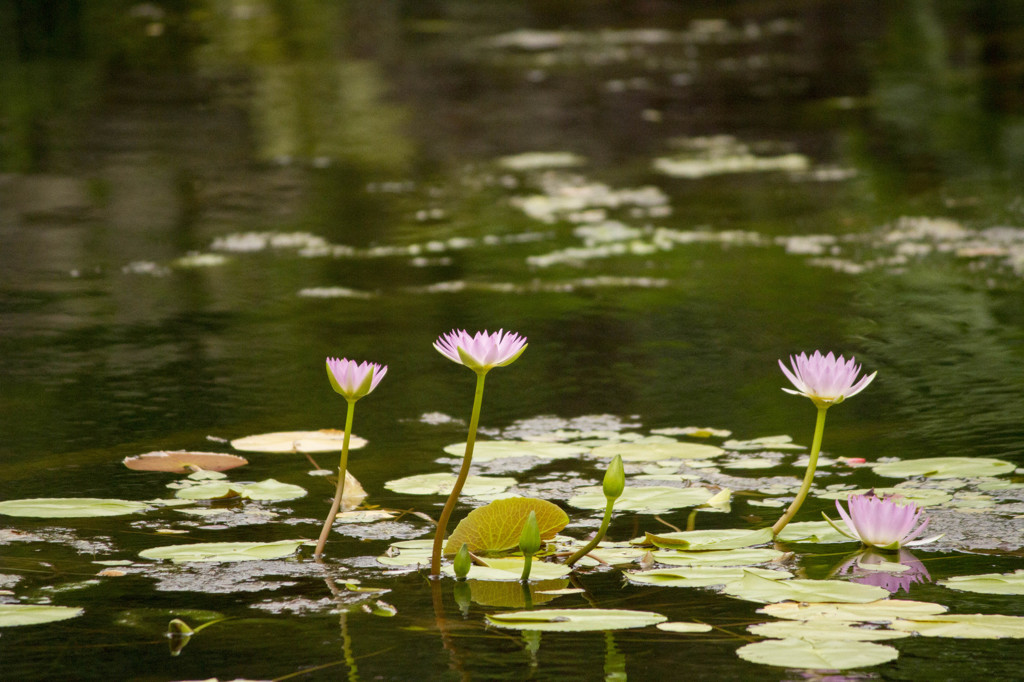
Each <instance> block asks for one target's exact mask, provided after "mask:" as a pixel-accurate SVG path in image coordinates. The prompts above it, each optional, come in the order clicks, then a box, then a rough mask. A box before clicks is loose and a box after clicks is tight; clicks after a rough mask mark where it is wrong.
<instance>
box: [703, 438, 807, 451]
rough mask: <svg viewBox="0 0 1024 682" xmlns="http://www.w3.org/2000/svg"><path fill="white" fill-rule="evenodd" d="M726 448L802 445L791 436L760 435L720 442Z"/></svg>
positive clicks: (793, 447)
mask: <svg viewBox="0 0 1024 682" xmlns="http://www.w3.org/2000/svg"><path fill="white" fill-rule="evenodd" d="M722 447H723V448H725V449H726V450H803V449H804V446H803V445H797V444H796V443H794V442H793V438H792V437H791V436H762V437H761V438H751V439H750V440H727V441H725V442H724V443H722Z"/></svg>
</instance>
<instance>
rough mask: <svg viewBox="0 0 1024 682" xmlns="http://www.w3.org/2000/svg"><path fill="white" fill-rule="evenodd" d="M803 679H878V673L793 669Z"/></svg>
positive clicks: (840, 681) (815, 681) (847, 681)
mask: <svg viewBox="0 0 1024 682" xmlns="http://www.w3.org/2000/svg"><path fill="white" fill-rule="evenodd" d="M793 672H794V673H796V674H797V678H798V679H801V680H813V682H855V681H856V680H877V679H878V675H876V674H874V673H856V672H848V673H820V672H818V671H816V670H799V671H796V670H794V671H793Z"/></svg>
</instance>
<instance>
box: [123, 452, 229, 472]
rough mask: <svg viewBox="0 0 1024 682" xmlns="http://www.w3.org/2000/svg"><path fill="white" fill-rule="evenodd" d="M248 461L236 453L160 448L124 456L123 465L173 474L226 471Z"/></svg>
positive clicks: (140, 469)
mask: <svg viewBox="0 0 1024 682" xmlns="http://www.w3.org/2000/svg"><path fill="white" fill-rule="evenodd" d="M248 463H249V461H248V460H247V459H245V458H244V457H239V456H238V455H226V454H224V453H220V452H190V451H187V450H160V451H157V452H147V453H145V454H143V455H135V456H134V457H125V458H124V465H125V466H126V467H128V468H129V469H133V470H135V471H166V472H170V473H174V474H184V473H188V472H190V471H196V470H202V471H227V470H228V469H234V468H235V467H240V466H243V465H245V464H248Z"/></svg>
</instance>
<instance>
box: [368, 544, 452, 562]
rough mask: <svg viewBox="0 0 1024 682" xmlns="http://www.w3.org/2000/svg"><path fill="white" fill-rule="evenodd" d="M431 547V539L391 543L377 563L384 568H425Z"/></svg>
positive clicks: (428, 560)
mask: <svg viewBox="0 0 1024 682" xmlns="http://www.w3.org/2000/svg"><path fill="white" fill-rule="evenodd" d="M433 546H434V541H433V540H432V539H428V540H400V541H398V542H393V543H391V545H390V546H389V547H388V551H387V554H385V555H384V556H379V557H377V563H379V564H382V565H384V566H401V567H408V566H426V565H428V564H429V563H430V555H431V552H432V551H433ZM460 547H461V545H460Z"/></svg>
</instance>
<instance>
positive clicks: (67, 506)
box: [0, 497, 149, 519]
mask: <svg viewBox="0 0 1024 682" xmlns="http://www.w3.org/2000/svg"><path fill="white" fill-rule="evenodd" d="M147 509H149V505H147V504H146V503H145V502H133V501H131V500H118V499H107V498H97V497H37V498H33V499H26V500H6V501H4V502H0V514H6V515H7V516H30V517H34V518H39V519H70V518H90V517H97V516H123V515H125V514H135V513H138V512H141V511H146V510H147Z"/></svg>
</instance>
